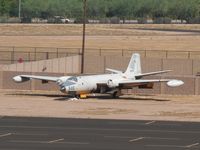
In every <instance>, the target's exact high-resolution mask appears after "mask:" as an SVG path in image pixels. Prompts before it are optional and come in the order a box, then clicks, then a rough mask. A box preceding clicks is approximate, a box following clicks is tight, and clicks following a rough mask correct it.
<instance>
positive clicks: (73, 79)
mask: <svg viewBox="0 0 200 150" xmlns="http://www.w3.org/2000/svg"><path fill="white" fill-rule="evenodd" d="M67 80H68V81H73V82H78V79H77V77H70V78H68V79H67Z"/></svg>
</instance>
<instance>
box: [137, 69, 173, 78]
mask: <svg viewBox="0 0 200 150" xmlns="http://www.w3.org/2000/svg"><path fill="white" fill-rule="evenodd" d="M171 71H172V70H163V71H156V72H148V73H142V74H138V75H135V77H136V78H137V79H138V78H142V77H144V76H150V75H156V74H163V73H167V72H171Z"/></svg>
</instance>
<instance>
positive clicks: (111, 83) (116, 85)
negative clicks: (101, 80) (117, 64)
mask: <svg viewBox="0 0 200 150" xmlns="http://www.w3.org/2000/svg"><path fill="white" fill-rule="evenodd" d="M107 86H108V87H109V88H116V87H118V86H119V83H118V82H116V81H113V80H111V79H109V80H108V82H107Z"/></svg>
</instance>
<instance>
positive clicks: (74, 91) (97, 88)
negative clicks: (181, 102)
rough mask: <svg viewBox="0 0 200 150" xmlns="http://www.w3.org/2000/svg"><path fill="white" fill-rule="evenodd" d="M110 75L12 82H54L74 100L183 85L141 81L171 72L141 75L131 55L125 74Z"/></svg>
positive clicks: (170, 81) (114, 72) (27, 77)
mask: <svg viewBox="0 0 200 150" xmlns="http://www.w3.org/2000/svg"><path fill="white" fill-rule="evenodd" d="M106 70H107V71H109V72H110V73H107V74H98V75H77V76H62V77H52V76H35V75H17V76H15V77H13V80H14V81H15V82H17V83H19V82H20V83H21V82H26V81H29V80H32V79H36V80H41V81H42V82H43V83H47V82H55V83H56V84H57V85H58V86H59V87H60V91H61V92H63V93H66V94H67V95H71V96H74V97H76V98H86V97H87V95H88V94H90V93H102V94H103V93H108V94H111V95H112V96H113V97H114V98H116V97H119V96H120V95H122V93H121V90H122V89H132V88H133V87H139V88H144V89H148V88H153V85H154V83H158V82H165V83H166V84H167V85H168V86H169V87H177V86H181V85H183V84H184V82H183V81H181V80H177V79H142V77H145V76H150V75H156V74H162V73H167V72H170V71H171V70H164V71H156V72H149V73H142V71H141V62H140V55H139V54H138V53H135V54H133V55H132V57H131V59H130V62H129V64H128V67H127V69H126V71H125V72H122V71H119V70H114V69H106Z"/></svg>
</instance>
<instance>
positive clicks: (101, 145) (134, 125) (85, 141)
mask: <svg viewBox="0 0 200 150" xmlns="http://www.w3.org/2000/svg"><path fill="white" fill-rule="evenodd" d="M0 149H1V150H62V149H63V150H67V149H69V150H79V149H80V150H129V149H130V150H133V149H135V150H185V149H187V150H200V123H192V122H169V121H166V122H165V121H153V120H152V121H134V120H133V121H128V120H95V119H57V118H25V117H21V118H20V117H1V118H0Z"/></svg>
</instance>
